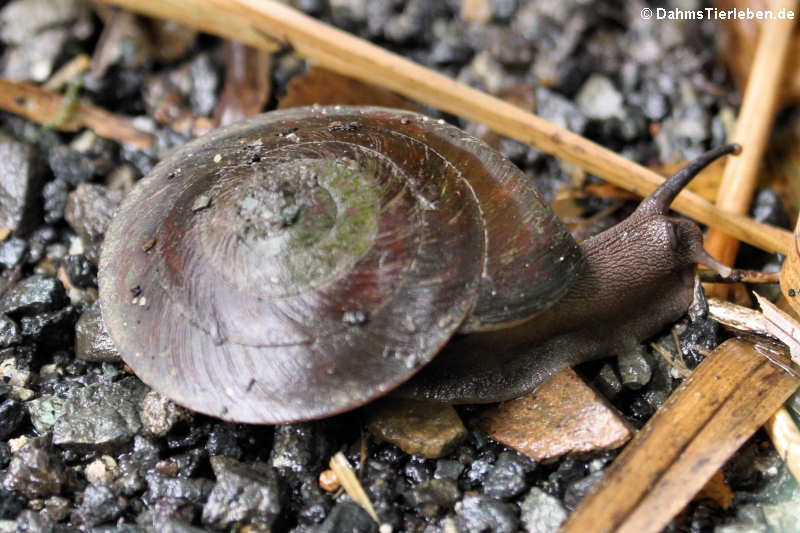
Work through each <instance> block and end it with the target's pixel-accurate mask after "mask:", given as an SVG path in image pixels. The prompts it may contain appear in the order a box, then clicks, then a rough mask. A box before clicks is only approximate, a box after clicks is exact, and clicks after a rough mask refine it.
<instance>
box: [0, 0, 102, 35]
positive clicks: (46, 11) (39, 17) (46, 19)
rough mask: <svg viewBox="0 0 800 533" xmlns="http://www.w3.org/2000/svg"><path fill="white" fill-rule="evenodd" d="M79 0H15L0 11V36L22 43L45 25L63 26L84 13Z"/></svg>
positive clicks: (84, 6) (49, 26)
mask: <svg viewBox="0 0 800 533" xmlns="http://www.w3.org/2000/svg"><path fill="white" fill-rule="evenodd" d="M87 9H88V6H87V5H86V4H85V3H83V2H82V1H81V0H15V1H13V2H9V3H8V4H7V5H6V6H5V7H3V9H2V10H0V39H2V40H3V41H5V42H6V43H8V44H23V43H25V42H26V41H27V40H29V39H30V38H31V37H34V36H36V35H37V34H39V33H40V32H42V31H43V30H46V29H47V28H52V27H54V26H59V25H66V24H68V23H70V22H74V21H75V20H77V19H78V18H79V17H81V16H86V15H87V14H88V12H87Z"/></svg>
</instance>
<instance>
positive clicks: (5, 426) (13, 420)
mask: <svg viewBox="0 0 800 533" xmlns="http://www.w3.org/2000/svg"><path fill="white" fill-rule="evenodd" d="M23 420H25V408H24V406H23V404H22V402H20V401H17V400H15V399H13V398H7V399H6V400H5V401H4V402H3V403H0V439H7V438H8V437H9V436H10V435H12V434H13V433H14V432H15V431H17V428H18V427H19V426H20V425H21V424H22V421H23Z"/></svg>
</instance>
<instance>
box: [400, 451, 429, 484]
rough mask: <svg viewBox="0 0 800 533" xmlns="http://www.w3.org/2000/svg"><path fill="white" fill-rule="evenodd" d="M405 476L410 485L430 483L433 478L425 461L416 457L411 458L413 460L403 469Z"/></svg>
mask: <svg viewBox="0 0 800 533" xmlns="http://www.w3.org/2000/svg"><path fill="white" fill-rule="evenodd" d="M403 474H404V475H405V476H406V479H408V481H409V482H410V483H415V484H416V483H422V482H424V481H428V480H429V479H430V478H431V473H430V471H429V470H428V466H427V465H426V464H425V460H424V459H422V458H421V457H416V456H411V459H410V460H409V461H408V463H407V464H406V467H405V468H404V469H403Z"/></svg>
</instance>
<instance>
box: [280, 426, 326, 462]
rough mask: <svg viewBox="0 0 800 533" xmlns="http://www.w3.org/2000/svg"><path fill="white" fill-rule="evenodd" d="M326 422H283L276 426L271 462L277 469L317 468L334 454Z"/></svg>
mask: <svg viewBox="0 0 800 533" xmlns="http://www.w3.org/2000/svg"><path fill="white" fill-rule="evenodd" d="M325 428H326V426H325V423H324V422H307V423H302V424H284V425H281V426H277V427H276V428H275V437H274V441H273V444H272V451H271V452H270V464H271V465H272V466H273V467H275V468H277V469H278V471H281V470H289V471H293V472H303V471H306V472H309V471H314V472H317V471H319V470H321V468H322V465H323V461H325V460H327V458H328V457H330V455H331V449H332V446H331V442H330V440H329V439H330V435H329V432H328V431H325Z"/></svg>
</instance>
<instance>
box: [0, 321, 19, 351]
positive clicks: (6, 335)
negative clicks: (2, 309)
mask: <svg viewBox="0 0 800 533" xmlns="http://www.w3.org/2000/svg"><path fill="white" fill-rule="evenodd" d="M21 341H22V336H21V335H20V332H19V326H17V323H16V322H14V321H13V320H11V319H10V318H8V317H7V316H5V315H2V314H0V348H6V347H8V346H13V345H14V344H19V343H20V342H21Z"/></svg>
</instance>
